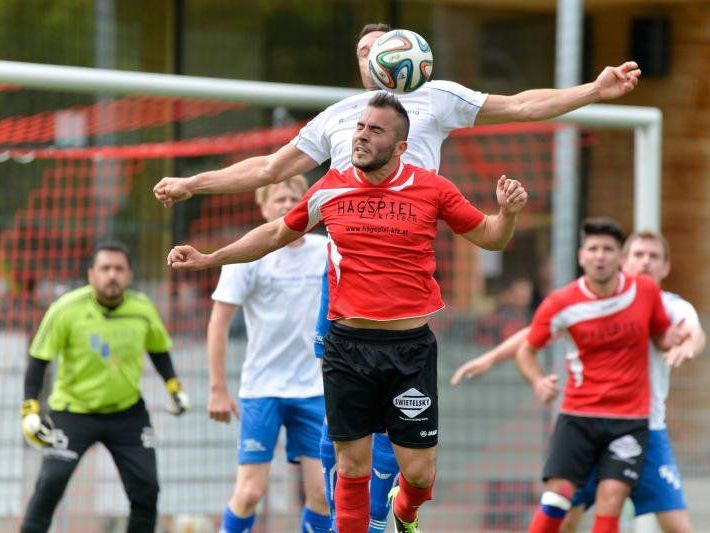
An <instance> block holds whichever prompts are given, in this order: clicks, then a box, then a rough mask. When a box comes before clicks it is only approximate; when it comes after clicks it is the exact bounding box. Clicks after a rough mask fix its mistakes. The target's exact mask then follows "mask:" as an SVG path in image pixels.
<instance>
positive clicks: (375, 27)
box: [153, 23, 641, 533]
mask: <svg viewBox="0 0 710 533" xmlns="http://www.w3.org/2000/svg"><path fill="white" fill-rule="evenodd" d="M391 29H392V28H390V26H389V25H387V24H383V23H374V24H366V25H365V26H364V27H363V28H362V30H361V31H360V33H359V34H358V36H357V38H356V45H355V55H356V58H357V63H358V67H359V72H360V78H361V81H362V86H363V87H364V88H365V89H366V91H365V92H362V93H360V94H357V95H354V96H351V97H349V98H345V99H344V100H341V101H340V102H337V103H335V104H333V105H331V106H329V107H328V108H327V109H325V110H324V111H323V112H321V113H319V114H318V116H316V117H314V118H313V120H311V121H310V122H309V123H308V124H307V125H306V126H304V127H303V128H302V129H301V131H300V132H299V133H298V135H297V136H296V137H294V138H293V139H292V140H291V141H290V142H289V143H287V144H285V145H284V146H282V147H281V148H279V149H278V150H277V151H275V152H274V153H272V154H270V155H264V156H255V157H249V158H247V159H244V160H242V161H239V162H237V163H234V164H233V165H230V166H228V167H225V168H222V169H219V170H210V171H207V172H201V173H199V174H196V175H194V176H191V177H189V178H173V177H165V178H163V179H161V180H160V182H159V183H157V184H156V186H155V187H154V189H153V192H154V194H155V196H156V198H157V199H158V200H159V201H160V202H162V203H163V204H164V205H166V206H170V205H173V204H174V203H175V202H178V201H183V200H186V199H188V198H190V197H191V196H193V195H195V194H217V193H228V192H242V191H253V190H255V189H257V188H258V187H262V186H265V185H268V184H270V183H275V182H280V181H283V180H285V179H286V178H289V177H290V176H293V175H296V174H300V173H303V172H306V171H308V170H312V169H314V168H316V167H317V166H318V165H319V164H321V163H323V162H325V161H327V160H328V159H330V166H331V168H336V169H338V170H339V171H341V172H342V171H344V170H345V169H346V168H348V167H349V166H350V158H351V152H352V146H351V140H352V134H353V131H354V129H355V125H356V122H357V120H358V117H359V116H360V114H361V113H362V111H363V110H364V109H365V107H366V106H367V102H368V101H369V100H370V98H371V97H372V91H374V90H375V89H377V86H376V85H375V83H374V81H373V80H372V76H371V75H370V71H369V68H368V56H369V53H370V49H371V48H372V46H373V45H374V43H375V41H376V40H377V39H378V38H380V37H381V36H382V35H384V34H385V33H386V32H388V31H390V30H391ZM640 75H641V71H640V70H639V69H638V65H637V64H636V63H635V62H633V61H629V62H626V63H623V64H621V65H619V66H616V67H606V68H605V69H604V70H603V71H602V72H601V73H600V74H599V76H598V77H597V78H596V80H595V81H594V82H592V83H587V84H582V85H578V86H575V87H569V88H565V89H533V90H527V91H523V92H520V93H518V94H514V95H510V96H508V95H496V94H484V93H481V92H478V91H475V90H472V89H470V88H467V87H464V86H462V85H460V84H458V83H455V82H452V81H447V80H434V81H431V82H427V83H425V84H424V85H423V86H422V87H421V88H419V89H417V90H416V91H414V92H412V93H407V94H401V95H398V98H399V100H400V102H401V103H402V105H403V106H404V108H405V109H406V110H407V112H408V114H409V118H410V120H411V127H410V133H409V138H408V139H407V141H408V148H407V151H406V152H405V153H404V154H403V156H402V160H403V161H404V162H405V163H410V164H412V165H416V166H419V167H422V168H426V169H429V170H432V171H434V172H438V170H439V164H440V160H441V146H442V143H443V142H444V140H445V139H446V138H447V137H448V136H449V134H450V133H451V132H452V131H453V130H455V129H459V128H466V127H470V126H474V125H476V126H477V125H479V124H499V123H505V122H515V121H538V120H544V119H547V118H551V117H554V116H558V115H561V114H563V113H566V112H568V111H572V110H573V109H577V108H579V107H582V106H584V105H587V104H590V103H593V102H596V101H606V100H611V99H615V98H618V97H620V96H623V95H624V94H626V93H628V92H630V91H632V90H633V89H634V88H635V87H636V85H637V83H638V80H639V77H640ZM325 286H326V287H327V281H326V282H325ZM323 297H324V301H323V305H322V306H321V309H326V310H327V307H328V302H327V298H328V291H327V289H326V290H324V292H323ZM326 314H327V313H326ZM321 315H322V316H321V319H319V324H320V327H319V329H318V334H317V337H316V339H317V341H320V339H322V335H324V334H325V332H326V331H327V329H328V328H329V327H330V324H329V322H328V321H327V320H326V319H325V314H324V313H321ZM316 351H317V353H318V352H319V351H320V345H319V343H318V342H317V343H316ZM230 402H231V399H230V397H229V395H228V393H227V391H226V389H224V388H221V389H215V390H214V391H211V392H210V399H209V403H210V405H212V406H214V409H215V410H221V411H222V413H224V415H225V416H226V415H228V413H229V408H230V405H231V404H230ZM321 461H322V463H323V471H324V473H325V486H326V497H327V499H328V502H329V504H330V507H331V511H332V509H333V508H334V505H333V494H334V492H335V490H334V484H335V480H336V478H337V476H336V475H335V452H334V449H333V442H332V441H331V440H330V439H329V438H328V436H327V427H325V425H324V428H323V436H322V440H321ZM372 468H373V470H372V473H373V478H372V481H371V484H370V488H371V496H372V501H371V506H370V512H371V520H370V529H369V533H377V532H382V531H385V529H386V524H387V515H388V512H389V503H388V500H387V494H388V492H389V490H390V489H391V488H392V485H393V483H394V482H395V480H396V477H397V469H396V459H395V457H394V452H393V450H392V446H391V445H390V443H389V439H388V438H387V435H385V434H377V435H375V437H374V441H373V465H372Z"/></svg>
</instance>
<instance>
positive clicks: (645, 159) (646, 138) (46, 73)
mask: <svg viewBox="0 0 710 533" xmlns="http://www.w3.org/2000/svg"><path fill="white" fill-rule="evenodd" d="M0 82H2V83H8V84H15V85H20V86H22V87H25V88H34V89H53V90H64V91H71V92H83V93H102V94H132V93H140V94H151V95H159V96H175V97H190V98H209V99H216V100H230V101H239V102H246V103H250V104H253V105H261V106H277V105H286V106H293V107H297V108H299V109H307V110H321V109H323V108H324V107H326V106H328V105H330V104H332V103H334V102H337V101H338V100H341V99H343V98H346V97H348V96H351V95H353V94H357V93H358V92H360V90H358V89H346V88H339V87H324V86H316V85H298V84H290V83H273V82H261V81H243V80H227V79H220V78H207V77H197V76H181V75H176V74H153V73H147V72H129V71H119V70H108V69H97V68H87V67H67V66H60V65H43V64H36V63H22V62H16V61H0ZM554 120H555V121H558V122H567V123H571V124H575V125H581V126H600V127H607V128H620V129H633V130H634V143H635V147H634V195H635V202H634V228H635V229H650V230H659V229H660V226H661V149H662V146H661V128H662V123H663V118H662V114H661V111H660V110H659V109H658V108H652V107H637V106H623V105H606V104H594V105H589V106H586V107H583V108H581V109H578V110H576V111H573V112H571V113H568V114H566V115H563V116H561V117H558V118H556V119H554Z"/></svg>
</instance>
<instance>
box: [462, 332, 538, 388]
mask: <svg viewBox="0 0 710 533" xmlns="http://www.w3.org/2000/svg"><path fill="white" fill-rule="evenodd" d="M529 332H530V326H527V327H524V328H523V329H521V330H520V331H517V332H516V333H513V334H512V335H511V336H510V337H508V338H507V339H505V340H504V341H503V342H501V343H500V344H499V345H498V346H496V347H495V348H493V349H491V350H488V351H487V352H486V353H484V354H482V355H479V356H478V357H474V358H473V359H470V360H469V361H467V362H465V363H464V364H462V365H461V366H460V367H458V368H457V369H456V372H454V375H453V376H452V377H451V384H452V385H458V384H459V383H461V381H462V380H463V379H464V378H467V379H471V378H475V377H477V376H481V375H483V374H485V373H486V372H488V371H489V370H490V369H491V367H493V366H494V365H496V364H498V363H500V362H502V361H507V360H509V359H515V354H516V353H517V352H518V348H520V346H522V344H523V342H525V339H526V337H527V336H528V333H529Z"/></svg>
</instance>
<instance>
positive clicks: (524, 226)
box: [0, 86, 682, 532]
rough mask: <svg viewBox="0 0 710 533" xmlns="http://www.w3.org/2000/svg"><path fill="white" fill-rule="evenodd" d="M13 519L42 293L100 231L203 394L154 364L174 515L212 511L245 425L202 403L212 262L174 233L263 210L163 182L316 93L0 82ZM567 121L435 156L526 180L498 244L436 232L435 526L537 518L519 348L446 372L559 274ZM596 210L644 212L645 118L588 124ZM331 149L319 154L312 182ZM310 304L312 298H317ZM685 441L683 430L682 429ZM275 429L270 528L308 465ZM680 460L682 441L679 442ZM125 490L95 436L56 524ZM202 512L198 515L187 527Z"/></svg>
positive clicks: (4, 458) (536, 432)
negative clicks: (181, 256) (21, 410)
mask: <svg viewBox="0 0 710 533" xmlns="http://www.w3.org/2000/svg"><path fill="white" fill-rule="evenodd" d="M0 102H2V106H0V161H1V162H0V176H2V184H3V190H4V194H3V195H0V302H1V304H0V305H1V306H2V312H1V313H0V345H2V346H3V348H4V349H3V352H4V353H3V357H2V358H0V410H2V420H3V424H2V425H0V432H1V435H0V447H2V450H0V479H2V482H0V526H2V527H0V529H2V528H3V527H6V526H7V527H9V526H10V525H12V526H14V527H16V525H17V523H18V520H19V517H20V516H21V515H22V512H23V509H24V507H25V505H26V503H27V500H28V498H29V495H30V494H31V490H32V486H33V481H34V479H35V476H36V473H37V469H38V466H39V461H40V456H39V455H38V454H37V453H36V452H35V451H33V450H31V449H29V448H27V447H26V446H25V445H24V444H23V441H22V437H21V434H20V431H19V425H18V423H17V422H18V417H17V406H18V404H19V402H20V401H21V394H22V381H23V373H24V369H25V364H26V354H27V349H28V345H29V342H30V341H31V338H32V335H33V334H34V332H35V330H36V328H37V325H38V323H39V320H40V319H41V317H42V314H43V313H44V311H45V310H46V308H47V306H48V305H49V304H50V303H51V302H52V301H53V300H54V299H56V298H57V297H58V296H60V295H61V294H62V293H64V292H66V291H67V290H69V289H71V288H74V287H76V286H79V285H81V284H83V283H85V278H86V268H87V258H88V256H89V254H90V253H91V251H92V249H93V247H94V246H95V245H96V244H97V243H98V242H100V241H102V240H106V239H109V238H110V239H118V240H121V241H123V242H125V243H126V244H127V245H128V246H129V247H130V249H131V250H132V252H133V254H134V257H135V270H136V272H135V283H134V285H135V286H136V288H138V289H140V290H142V291H144V292H146V293H147V294H148V295H149V296H151V297H152V298H153V299H154V301H155V302H156V304H157V305H158V308H159V310H160V312H161V315H162V316H163V318H164V320H165V321H166V324H167V325H168V328H169V331H170V333H171V335H172V336H173V339H174V343H175V346H174V349H173V352H172V353H173V356H174V362H175V365H176V367H177V370H178V373H179V374H180V376H181V378H182V381H183V383H184V386H185V389H186V390H187V392H188V393H189V394H190V396H191V398H192V401H193V410H192V412H191V413H189V414H188V415H187V416H185V417H181V418H177V419H175V418H172V417H170V416H169V415H168V414H167V413H166V412H165V409H164V408H163V407H162V406H163V404H164V402H165V400H166V398H165V392H164V389H163V385H162V384H161V382H160V379H159V378H158V377H157V376H156V374H155V372H154V371H153V370H152V368H151V367H150V365H149V364H148V365H146V375H145V378H144V396H145V398H146V402H147V404H148V407H149V409H150V411H151V416H152V421H153V424H154V426H155V430H156V437H157V443H158V444H157V449H158V458H159V461H158V462H159V475H160V482H161V489H162V490H161V497H160V514H161V524H162V525H163V526H164V527H166V528H173V529H172V530H173V531H180V530H181V529H180V528H183V529H182V530H184V531H198V530H200V529H197V528H199V527H204V528H206V529H205V530H206V531H207V530H213V528H214V527H215V525H216V524H218V522H219V517H220V515H221V513H222V511H223V509H224V505H225V502H226V501H227V500H228V498H229V496H230V494H231V487H232V484H233V482H234V472H235V470H236V466H237V464H236V457H235V451H236V443H237V435H238V425H237V424H235V423H234V422H232V424H230V425H224V424H217V423H215V422H213V421H210V420H209V418H208V417H207V414H206V401H207V395H208V377H207V376H208V373H207V364H206V363H207V355H206V346H205V335H206V325H207V319H208V316H209V312H210V308H211V300H210V294H211V292H212V290H213V289H214V287H215V286H216V282H217V278H218V275H219V272H218V271H216V270H213V271H206V272H199V273H180V274H176V273H173V272H170V271H169V270H168V269H167V268H166V267H165V256H166V254H167V252H168V250H169V249H170V247H171V246H172V245H173V244H175V243H182V242H188V243H190V244H193V245H195V246H196V247H197V248H199V249H201V250H213V249H216V248H218V247H220V246H223V245H225V244H227V243H229V242H231V241H232V240H234V239H235V237H237V236H239V235H242V234H244V233H245V232H246V231H248V230H249V229H250V228H253V227H254V226H255V225H257V224H259V223H260V222H261V217H260V212H259V210H258V209H257V207H256V205H255V203H254V198H253V194H251V193H244V194H236V195H215V196H202V197H195V198H192V199H190V200H189V201H187V202H184V203H181V204H178V205H176V206H175V207H174V208H172V209H165V208H163V207H162V206H161V205H160V204H159V203H158V202H157V201H156V200H155V199H154V197H153V195H152V192H151V189H152V186H153V185H154V184H155V183H156V182H157V181H158V180H159V179H160V178H161V177H163V176H187V175H191V174H194V173H197V172H199V171H202V170H207V169H214V168H218V167H222V166H225V165H227V164H230V163H232V162H235V161H239V160H242V159H244V158H247V157H250V156H254V155H261V154H268V153H271V152H273V151H275V150H276V149H277V148H279V147H280V146H282V145H283V144H284V143H286V142H288V141H289V140H290V139H291V138H292V137H294V136H295V134H296V133H297V132H298V130H299V128H300V126H301V125H302V124H303V121H304V120H305V119H307V118H308V117H309V116H312V115H313V114H314V112H313V111H312V110H303V109H298V108H294V107H291V108H287V107H268V108H264V107H254V106H253V105H250V104H248V103H247V102H225V101H216V100H209V99H196V98H191V99H188V98H179V97H163V96H151V95H146V94H130V95H125V96H116V95H113V96H111V95H108V94H98V95H97V94H92V95H86V94H74V93H69V92H61V91H51V90H31V89H23V88H20V87H17V86H3V87H2V90H1V91H0ZM560 127H563V126H561V125H560V124H554V123H544V124H542V123H541V124H518V125H504V126H486V127H476V128H472V129H466V130H460V131H457V132H455V133H454V134H453V135H452V136H451V138H450V139H449V140H448V141H446V143H445V145H444V149H443V153H442V165H441V171H440V173H441V174H442V175H445V176H447V177H449V178H450V179H452V180H453V181H454V182H455V183H456V184H457V185H458V186H459V187H460V188H461V190H462V191H463V192H464V194H465V195H466V196H467V197H468V198H469V199H470V200H471V201H472V202H473V203H474V204H475V205H476V206H478V207H479V208H481V209H483V210H484V211H487V212H493V211H495V210H496V203H495V194H494V191H495V182H496V180H497V178H498V177H499V176H500V175H501V174H502V173H505V174H507V175H508V176H509V177H514V178H516V179H519V180H521V181H522V182H523V184H524V185H525V186H526V188H527V189H528V191H529V194H530V200H529V202H528V206H527V208H526V210H525V213H524V215H523V216H522V217H521V220H520V225H519V229H518V230H517V232H516V235H515V238H514V239H513V241H512V242H511V244H510V245H509V246H508V248H507V249H506V250H505V252H503V253H490V252H481V251H479V250H476V249H475V248H473V247H471V246H470V245H469V244H467V243H465V242H464V241H463V240H462V239H460V238H457V237H454V236H453V235H452V234H451V232H450V231H448V229H446V228H444V229H443V230H442V231H440V232H439V234H438V236H437V239H436V243H435V249H436V254H437V259H438V270H437V274H436V275H437V279H438V281H439V283H440V285H441V287H442V291H443V294H444V299H445V301H446V302H447V304H448V307H447V308H446V309H445V310H444V311H442V312H440V313H439V314H438V315H436V317H435V318H434V320H433V328H434V330H435V331H436V333H437V335H438V338H439V341H440V344H439V349H440V355H439V359H440V363H439V380H440V453H439V461H438V464H439V474H438V482H437V491H436V500H435V501H434V502H432V505H428V506H427V510H426V513H424V515H423V517H422V520H423V526H424V527H425V528H428V529H431V530H433V531H471V530H490V531H494V530H500V531H523V530H526V528H527V524H528V521H529V518H530V516H531V513H532V512H533V510H534V508H535V506H536V504H537V501H538V491H539V488H540V486H539V483H538V480H539V477H540V472H541V467H542V458H543V455H544V448H545V443H546V439H547V435H548V431H549V423H550V416H549V413H548V412H546V411H545V410H544V409H542V408H541V407H540V406H539V405H538V403H537V402H536V401H535V400H534V397H533V395H532V392H531V391H530V390H529V388H528V387H527V386H526V385H525V384H524V383H523V381H522V380H521V379H520V378H519V376H518V374H517V370H516V369H515V367H514V365H513V364H512V363H506V364H501V365H500V366H499V367H497V368H495V369H493V370H492V371H491V372H490V373H489V374H488V375H486V376H484V377H482V378H479V379H477V380H476V381H474V382H466V383H464V384H463V385H460V386H458V387H452V386H451V385H450V384H449V379H450V377H451V375H452V373H453V371H454V370H455V369H456V368H457V366H458V365H459V364H461V363H462V362H464V361H465V360H467V359H469V358H471V357H473V356H475V355H478V354H481V353H483V352H484V351H485V350H486V349H487V348H489V347H490V346H492V345H494V344H496V343H498V342H499V341H501V340H502V339H504V338H505V337H506V336H507V335H509V334H511V333H513V332H515V331H517V329H519V328H520V327H522V326H524V325H525V324H526V323H527V322H528V320H529V319H530V317H531V312H532V310H533V309H534V306H535V304H536V303H539V298H540V297H541V295H543V294H545V293H546V292H547V291H549V290H550V288H551V281H550V280H551V275H552V273H551V271H550V260H549V259H550V245H551V244H550V243H551V228H552V223H553V217H552V215H551V209H552V205H551V204H552V200H551V198H552V192H553V190H554V186H555V185H554V184H555V179H554V150H553V148H554V135H555V131H556V130H557V129H558V128H560ZM577 149H578V150H579V153H580V157H579V159H578V161H579V166H578V169H577V171H578V174H579V176H580V184H581V185H580V190H581V197H580V206H581V213H582V214H583V215H600V214H605V215H612V216H615V217H617V218H618V219H620V220H621V222H622V223H623V224H624V225H625V227H626V228H629V229H630V228H631V227H632V226H633V223H634V221H633V197H634V188H633V175H634V164H635V162H634V133H633V130H632V129H628V130H623V129H613V130H612V129H608V128H582V129H581V130H580V132H579V141H578V145H577ZM324 170H325V168H323V167H322V168H320V169H318V170H316V171H313V172H311V173H309V175H308V178H309V180H310V181H311V182H313V181H315V180H316V179H317V178H318V177H319V176H320V175H321V174H322V173H323V172H324ZM313 312H314V313H315V312H316V310H313ZM229 344H230V346H229V355H228V363H227V370H228V376H229V386H230V391H231V392H232V393H233V394H236V393H237V390H238V375H239V366H240V363H241V361H243V356H244V344H245V329H244V324H243V321H241V320H240V319H237V320H236V321H235V323H234V324H233V325H232V327H231V329H230V343H229ZM681 450H682V448H681ZM283 456H284V453H283V448H282V447H281V448H279V450H277V453H276V459H275V462H274V466H273V468H272V473H271V484H270V489H269V492H268V495H267V496H266V498H265V500H264V502H263V503H262V505H261V506H260V507H259V510H258V513H259V523H260V524H261V526H260V527H263V529H262V530H263V531H270V532H271V531H274V532H276V531H294V530H296V529H297V525H296V524H297V523H298V514H299V512H298V509H299V507H300V505H301V501H302V500H301V498H302V496H301V495H300V493H299V491H298V490H297V485H298V483H297V481H298V476H297V475H296V473H295V470H294V469H293V467H292V466H291V465H288V464H287V463H286V462H285V461H284V459H283ZM681 460H682V456H681ZM127 509H128V504H127V501H126V499H125V497H124V495H123V492H122V487H121V485H120V481H119V479H118V476H117V473H116V471H115V468H114V466H113V464H112V462H111V460H110V457H109V456H108V455H107V454H106V452H105V451H104V450H103V449H101V448H100V447H97V448H95V449H93V450H92V451H91V452H90V453H89V454H88V455H87V456H86V457H85V458H84V459H83V461H82V463H81V465H80V467H79V469H78V471H77V473H76V474H75V475H74V477H73V479H72V482H71V484H70V487H69V489H68V491H67V493H66V494H65V497H64V499H63V503H62V504H61V506H60V508H59V510H58V512H57V515H56V517H55V524H56V529H55V531H72V532H76V531H95V530H97V529H98V528H99V527H109V525H110V524H111V523H115V522H116V521H119V522H120V521H121V520H125V516H126V514H127ZM189 528H193V529H189Z"/></svg>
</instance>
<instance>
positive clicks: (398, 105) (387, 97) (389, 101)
mask: <svg viewBox="0 0 710 533" xmlns="http://www.w3.org/2000/svg"><path fill="white" fill-rule="evenodd" d="M367 106H368V107H376V108H380V109H383V108H386V107H389V108H390V109H392V110H394V112H395V113H397V115H398V116H399V119H400V120H399V122H400V127H399V128H397V133H398V137H399V138H398V139H397V140H398V141H406V140H407V136H408V135H409V115H408V114H407V110H406V109H404V106H403V105H402V102H400V101H399V99H398V98H397V97H396V96H395V95H393V94H391V93H388V92H386V91H378V92H377V94H375V96H373V97H372V98H370V101H369V102H367Z"/></svg>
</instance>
